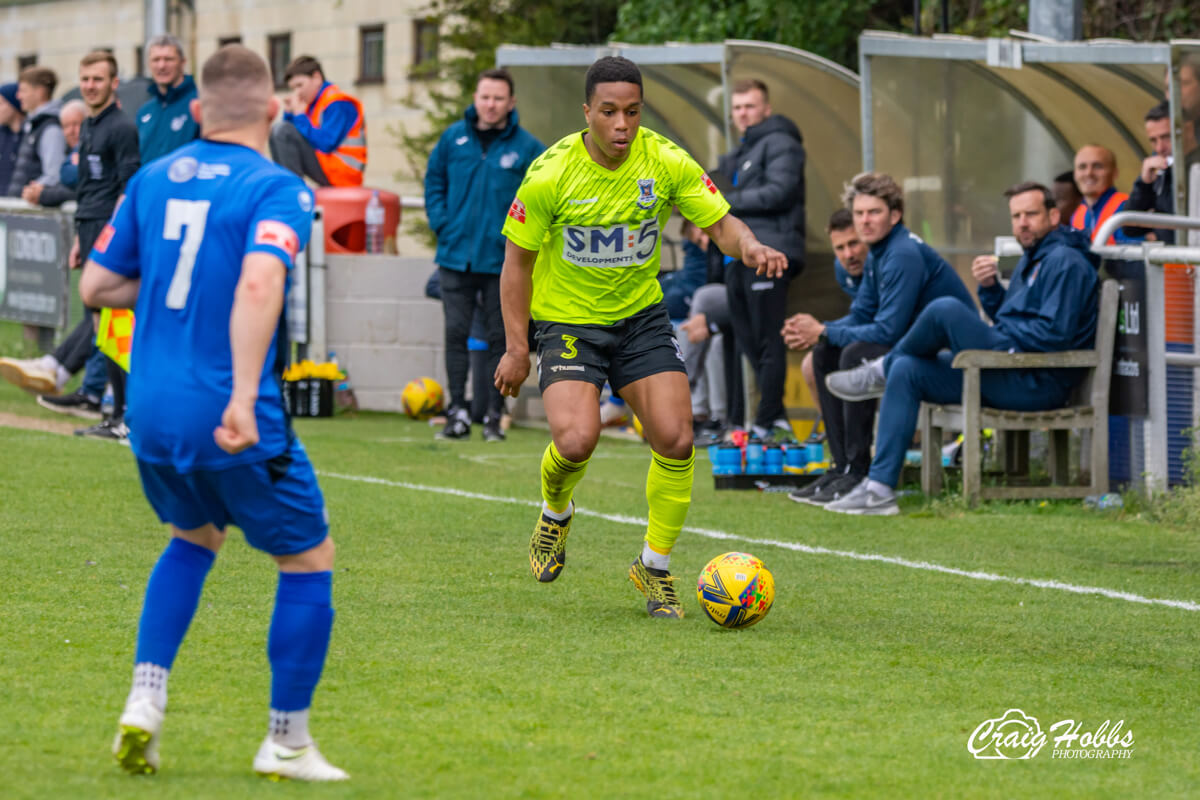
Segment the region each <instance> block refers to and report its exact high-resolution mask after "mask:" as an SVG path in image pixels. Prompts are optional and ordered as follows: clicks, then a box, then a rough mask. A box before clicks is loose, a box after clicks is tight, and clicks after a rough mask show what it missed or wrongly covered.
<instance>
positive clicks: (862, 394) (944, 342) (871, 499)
mask: <svg viewBox="0 0 1200 800" xmlns="http://www.w3.org/2000/svg"><path fill="white" fill-rule="evenodd" d="M1005 196H1006V197H1007V198H1008V204H1009V212H1010V214H1011V218H1012V232H1013V236H1015V237H1016V238H1017V241H1018V242H1020V244H1021V247H1022V248H1023V249H1024V251H1025V254H1024V255H1023V256H1022V257H1021V261H1020V262H1019V263H1018V264H1017V268H1016V270H1015V271H1014V272H1013V275H1012V279H1011V280H1010V281H1009V285H1008V288H1007V289H1005V288H1004V286H1002V285H1001V284H1000V281H999V273H998V272H997V268H996V258H995V256H979V257H978V258H976V259H975V262H974V263H973V264H972V265H971V273H972V274H973V275H974V276H975V279H976V280H978V281H979V302H980V305H982V306H983V310H984V311H985V312H986V313H987V315H988V316H989V317H991V318H992V320H994V321H995V324H994V325H991V326H989V325H988V324H987V323H985V322H984V321H983V320H981V319H980V318H979V314H978V313H977V312H976V310H975V307H974V305H969V304H963V303H961V302H959V300H958V299H956V298H950V297H945V298H940V299H938V300H935V301H933V302H932V303H930V304H929V306H928V307H926V308H925V309H924V310H923V311H922V312H921V314H920V316H919V317H917V320H916V322H914V323H913V325H912V327H911V328H910V329H909V331H908V333H906V334H905V335H904V338H902V339H901V340H900V341H899V342H898V343H897V344H896V346H895V348H893V350H892V352H891V353H889V354H888V355H887V356H886V357H883V358H878V359H876V360H874V361H870V362H868V363H866V364H863V365H862V366H856V367H855V368H854V369H851V370H848V371H845V372H836V373H833V374H832V375H830V376H829V378H828V384H829V389H830V390H831V391H832V392H833V393H835V394H836V395H837V396H838V397H841V398H842V399H844V400H846V401H854V402H861V401H863V400H867V399H870V398H874V397H880V396H882V397H883V401H882V404H881V406H880V410H879V441H878V443H877V446H876V448H875V458H874V460H872V462H871V470H870V474H869V476H868V477H867V478H866V479H864V480H863V481H862V482H861V483H860V484H859V485H858V486H857V487H855V488H854V489H853V490H852V491H851V492H850V493H849V494H847V495H846V496H845V497H843V498H840V499H838V500H836V501H834V502H831V503H829V504H828V505H826V508H827V509H828V510H830V511H840V512H842V513H847V514H871V515H883V516H887V515H892V514H898V513H899V512H900V508H899V506H898V505H897V503H896V495H895V488H896V486H897V484H898V483H899V480H900V469H901V467H902V466H903V465H904V452H905V450H906V449H907V448H908V445H909V442H910V441H912V436H913V432H914V431H915V430H916V427H917V413H918V411H919V409H920V406H921V402H922V401H928V402H931V403H958V402H960V401H961V400H962V386H963V378H962V370H959V369H955V368H954V367H952V366H950V364H951V362H952V361H953V360H954V355H955V354H957V353H959V352H960V351H962V350H1001V351H1008V352H1010V353H1012V352H1017V353H1049V352H1057V351H1061V350H1084V349H1087V348H1089V347H1091V346H1092V343H1093V341H1094V339H1095V336H1096V307H1097V302H1098V298H1099V289H1100V279H1099V278H1098V277H1097V276H1096V271H1097V267H1098V262H1099V259H1098V258H1096V257H1095V256H1094V255H1093V254H1092V253H1091V252H1090V244H1091V243H1090V242H1089V241H1088V240H1087V238H1086V237H1084V236H1082V235H1080V234H1078V233H1076V232H1074V231H1070V230H1064V229H1062V228H1060V227H1059V218H1058V209H1057V208H1055V205H1054V195H1053V194H1052V193H1051V192H1050V190H1049V189H1047V188H1046V187H1045V186H1042V185H1041V184H1037V183H1022V184H1018V185H1017V186H1014V187H1012V188H1011V189H1009V190H1008V191H1006V192H1005ZM1080 373H1081V370H1077V369H992V370H984V371H983V374H982V377H981V378H980V381H981V384H980V394H981V397H982V401H983V404H984V405H985V406H989V407H991V408H1001V409H1005V408H1006V409H1012V410H1014V411H1038V410H1043V409H1048V408H1059V407H1061V406H1062V405H1063V404H1065V403H1066V402H1067V400H1068V399H1069V398H1070V394H1071V389H1072V388H1074V386H1075V384H1077V383H1078V382H1079V379H1080V377H1081V375H1080Z"/></svg>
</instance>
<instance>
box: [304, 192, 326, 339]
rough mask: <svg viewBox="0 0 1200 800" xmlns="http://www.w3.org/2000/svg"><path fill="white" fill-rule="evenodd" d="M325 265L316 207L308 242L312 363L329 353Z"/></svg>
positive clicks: (319, 210) (319, 212) (322, 212)
mask: <svg viewBox="0 0 1200 800" xmlns="http://www.w3.org/2000/svg"><path fill="white" fill-rule="evenodd" d="M325 263H326V262H325V210H324V209H322V208H321V207H320V206H317V207H316V208H315V209H313V224H312V235H311V236H310V237H309V240H308V353H309V358H311V359H312V360H314V361H324V360H325V358H326V356H327V355H328V353H329V350H328V347H327V342H326V339H325Z"/></svg>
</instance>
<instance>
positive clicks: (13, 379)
mask: <svg viewBox="0 0 1200 800" xmlns="http://www.w3.org/2000/svg"><path fill="white" fill-rule="evenodd" d="M48 358H49V359H50V364H49V365H47V363H46V360H47V359H48ZM57 363H58V362H56V361H54V359H53V358H51V357H50V356H42V357H41V358H0V376H2V377H3V378H4V379H5V380H7V381H8V382H9V383H15V384H16V385H17V386H20V387H21V388H22V389H27V390H29V391H31V392H34V393H35V394H58V375H57V370H56V365H57Z"/></svg>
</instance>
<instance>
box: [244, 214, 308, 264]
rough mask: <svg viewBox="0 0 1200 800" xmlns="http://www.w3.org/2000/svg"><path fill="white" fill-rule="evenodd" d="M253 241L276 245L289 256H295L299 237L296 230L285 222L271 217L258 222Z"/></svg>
mask: <svg viewBox="0 0 1200 800" xmlns="http://www.w3.org/2000/svg"><path fill="white" fill-rule="evenodd" d="M254 243H255V244H268V245H272V246H274V247H278V248H279V249H280V250H282V251H283V252H285V253H287V254H288V257H289V258H295V257H296V253H297V252H299V251H300V237H299V236H297V235H296V232H295V231H294V230H292V229H291V227H290V226H289V225H288V224H287V223H286V222H279V221H278V220H273V219H264V220H262V221H260V222H259V223H258V227H257V228H255V229H254Z"/></svg>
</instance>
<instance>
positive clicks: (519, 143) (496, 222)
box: [425, 69, 546, 442]
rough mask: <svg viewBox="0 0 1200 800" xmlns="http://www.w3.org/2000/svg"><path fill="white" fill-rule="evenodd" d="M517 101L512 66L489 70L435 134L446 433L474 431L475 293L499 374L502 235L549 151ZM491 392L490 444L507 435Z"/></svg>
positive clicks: (433, 194) (432, 221) (491, 367)
mask: <svg viewBox="0 0 1200 800" xmlns="http://www.w3.org/2000/svg"><path fill="white" fill-rule="evenodd" d="M516 103H517V98H516V87H515V86H514V84H513V79H512V75H510V74H509V73H508V70H505V69H489V70H485V71H484V72H483V73H481V74H480V76H479V79H478V80H477V81H476V83H475V95H474V98H473V100H472V103H471V105H470V106H468V107H467V109H466V111H464V112H463V118H462V119H461V120H459V121H458V122H455V123H454V124H453V125H451V126H450V127H449V128H447V129H446V131H445V132H444V133H443V134H442V135H441V137H440V138H439V139H438V143H437V145H435V146H434V148H433V152H432V153H431V154H430V155H429V164H428V167H427V169H426V171H425V213H426V214H427V215H428V217H429V227H431V228H432V229H433V232H434V234H435V235H436V236H437V254H436V255H435V256H434V261H436V262H437V265H438V275H439V278H440V281H441V286H442V309H443V311H444V317H445V350H446V376H447V386H446V388H447V390H448V391H449V393H450V408H449V409H447V411H446V425H445V427H444V428H443V429H442V431H441V432H440V433H439V434H438V436H439V437H440V438H443V439H465V438H467V437H469V436H470V435H471V417H470V412H469V410H468V409H467V388H466V387H467V371H468V365H469V363H470V358H469V355H468V352H467V338H468V335H469V333H470V330H471V319H472V316H473V315H474V313H475V305H476V298H477V297H481V298H482V307H483V322H484V327H485V328H486V330H487V343H488V364H487V369H488V374H489V375H493V374H495V372H496V367H497V365H498V364H499V363H500V357H501V356H502V355H503V354H504V350H505V337H504V318H503V316H502V314H501V310H500V268H501V267H502V266H503V264H504V249H505V240H504V236H503V235H502V234H501V232H500V231H501V228H502V227H503V226H504V218H505V214H506V213H507V212H508V208H509V205H510V204H511V203H512V199H513V197H514V196H515V195H516V193H517V188H518V187H520V185H521V181H522V179H523V178H524V177H525V170H526V169H528V168H529V165H530V164H531V163H533V160H534V159H535V158H537V157H538V156H539V155H541V153H542V151H543V150H545V149H546V148H545V146H544V145H543V144H542V143H541V142H539V141H538V140H537V139H536V138H535V137H534V136H533V134H531V133H529V132H528V131H526V130H525V129H524V128H522V127H521V125H520V119H519V117H518V115H517V109H516ZM489 398H490V405H491V408H489V410H488V414H487V416H486V417H485V418H484V423H483V437H484V439H485V440H487V441H489V442H493V441H503V439H504V431H503V430H502V429H501V427H500V415H501V413H502V411H503V398H502V397H501V396H500V395H499V392H498V391H497V392H496V393H494V394H491V393H490V394H489Z"/></svg>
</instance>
